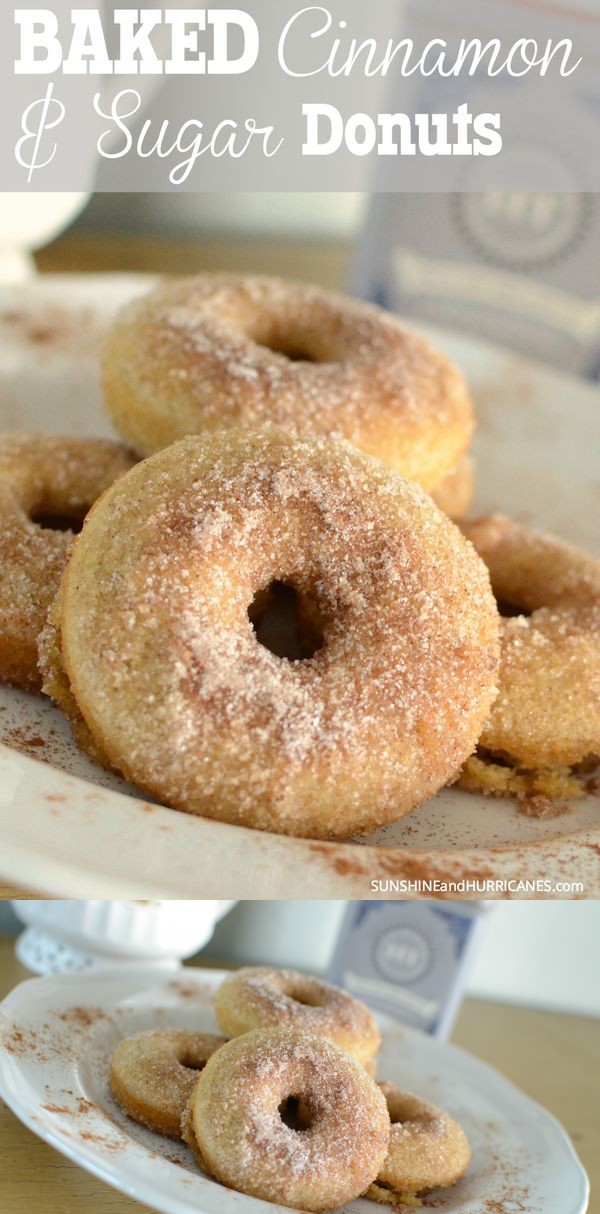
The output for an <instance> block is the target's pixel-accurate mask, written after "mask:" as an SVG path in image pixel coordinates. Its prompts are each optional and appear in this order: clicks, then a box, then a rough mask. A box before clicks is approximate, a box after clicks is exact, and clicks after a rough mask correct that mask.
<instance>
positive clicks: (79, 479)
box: [0, 433, 135, 691]
mask: <svg viewBox="0 0 600 1214" xmlns="http://www.w3.org/2000/svg"><path fill="white" fill-rule="evenodd" d="M134 463H135V460H134V458H133V456H132V455H131V453H130V452H129V451H127V450H126V449H125V448H124V447H123V446H122V445H121V444H120V443H114V442H109V441H107V440H105V439H99V438H59V437H56V436H55V435H50V434H38V433H11V434H3V435H1V436H0V563H1V566H2V579H1V580H0V679H2V680H4V681H5V682H8V683H13V684H15V685H16V686H18V687H24V688H26V689H27V690H30V691H37V690H39V689H40V687H41V676H40V673H39V670H38V665H37V638H38V635H39V633H40V631H41V629H42V627H43V624H44V620H45V616H46V612H47V610H48V606H49V604H50V603H51V602H52V599H53V597H54V595H55V594H56V591H57V588H58V585H59V582H60V578H61V575H62V572H63V569H64V567H65V565H66V562H67V554H68V551H69V547H70V545H71V543H72V540H73V534H74V530H77V529H78V527H79V526H80V524H81V522H82V521H83V518H84V517H85V515H86V514H87V512H88V510H89V508H90V506H91V505H92V504H93V502H95V501H96V498H98V497H99V495H100V494H101V493H103V492H104V490H105V489H107V488H108V486H109V485H111V484H112V483H113V481H114V480H116V479H117V477H119V476H121V474H122V473H123V472H126V471H127V470H128V469H129V468H131V467H132V466H133V464H134Z"/></svg>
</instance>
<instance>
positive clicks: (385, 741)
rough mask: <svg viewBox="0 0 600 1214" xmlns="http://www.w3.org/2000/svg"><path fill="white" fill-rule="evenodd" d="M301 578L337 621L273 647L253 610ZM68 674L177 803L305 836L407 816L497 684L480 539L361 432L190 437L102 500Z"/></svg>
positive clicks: (110, 736)
mask: <svg viewBox="0 0 600 1214" xmlns="http://www.w3.org/2000/svg"><path fill="white" fill-rule="evenodd" d="M273 582H279V583H285V584H287V585H288V586H290V587H292V588H293V589H294V592H295V593H297V595H298V596H299V597H301V598H304V599H306V600H307V601H308V602H309V603H310V604H311V610H312V612H313V613H314V616H315V621H316V623H317V624H318V627H319V628H320V629H321V630H322V632H321V637H320V639H319V641H318V645H319V646H320V647H318V648H316V650H315V652H314V655H313V656H312V657H309V658H307V659H306V660H303V661H290V660H288V659H287V658H285V657H283V658H282V657H277V656H275V654H273V653H272V652H270V650H268V649H267V648H266V647H265V646H264V645H262V644H261V643H259V641H258V639H257V635H256V633H255V631H254V629H253V626H252V623H251V620H250V618H249V608H250V607H251V604H252V602H253V599H254V597H255V596H256V595H257V593H259V592H261V591H262V590H263V589H264V588H266V587H268V586H269V585H271V584H272V583H273ZM60 645H61V650H62V659H63V661H64V667H65V670H66V674H67V676H68V680H69V684H70V689H71V692H72V694H73V696H74V698H75V701H76V703H77V705H78V708H79V711H80V712H81V714H82V716H83V718H84V720H85V722H86V724H87V726H88V727H89V729H90V730H91V731H92V734H93V735H94V737H95V739H96V741H97V743H98V745H99V746H100V747H101V748H102V750H103V751H104V752H105V754H106V755H107V756H108V758H109V760H110V762H111V763H112V764H113V766H114V767H115V768H116V769H117V770H119V771H121V772H122V773H123V774H124V775H126V776H128V777H129V778H131V779H133V780H134V781H135V782H136V783H137V784H138V785H140V787H142V788H144V789H145V790H147V791H148V792H150V793H151V794H152V795H154V796H156V797H157V798H158V799H160V800H162V801H163V802H165V803H166V804H168V805H171V806H174V807H175V808H180V809H183V810H187V811H189V812H193V813H198V814H201V815H204V816H206V817H210V818H217V819H220V820H223V821H228V822H234V823H239V824H241V825H247V826H253V827H255V828H259V829H264V830H275V831H280V832H284V833H288V834H295V835H301V836H306V837H316V838H319V837H325V838H328V837H329V838H336V837H337V838H346V837H349V836H351V835H352V834H354V833H355V832H356V831H359V830H362V831H367V830H370V829H372V828H374V827H375V826H377V825H380V824H382V823H384V822H389V821H392V820H396V819H397V818H400V817H402V815H403V814H405V813H407V812H409V810H411V809H412V808H414V806H415V805H417V804H419V803H420V802H421V801H423V800H424V799H425V798H426V797H427V796H429V795H430V794H433V793H434V792H435V791H437V789H439V788H440V787H441V785H443V784H445V783H446V782H447V781H448V780H449V779H451V778H452V777H454V776H455V775H456V773H457V772H458V769H459V768H460V766H461V764H462V763H463V762H464V761H465V759H466V758H467V757H468V755H469V754H470V753H472V751H473V749H474V746H475V743H476V740H477V738H478V736H479V734H480V732H481V728H482V725H483V722H484V720H485V718H486V716H487V715H488V711H489V708H490V705H491V702H492V698H493V696H494V694H495V676H496V668H497V661H498V615H497V610H496V606H495V603H494V599H493V596H492V594H491V590H490V587H489V580H488V575H487V571H486V569H485V566H484V565H483V563H482V562H481V561H480V559H479V557H478V556H477V554H476V553H475V551H474V549H473V547H472V545H470V544H469V543H467V541H466V540H464V539H463V537H462V535H461V534H460V532H459V531H458V529H457V528H456V527H455V526H454V525H453V524H452V523H451V522H450V521H449V520H448V519H447V518H446V517H445V516H444V515H442V514H441V512H440V511H439V510H438V509H437V508H436V507H435V506H434V504H433V503H432V501H431V499H430V498H429V497H428V496H427V495H426V494H425V493H423V492H422V491H421V490H420V489H419V488H418V487H417V486H415V485H412V484H409V483H408V482H406V481H404V480H403V479H402V478H400V477H399V476H397V475H396V474H394V473H392V472H391V471H390V470H389V469H387V468H384V467H383V465H382V464H380V463H379V462H378V461H375V460H372V459H370V458H369V457H367V456H365V455H363V454H362V453H361V452H359V451H357V450H356V449H355V448H352V447H351V446H350V445H349V444H341V443H332V442H328V441H326V440H323V439H317V438H304V439H300V438H298V437H294V436H291V435H285V434H283V433H281V432H278V431H274V430H272V429H271V430H269V429H267V430H264V431H260V432H250V431H243V432H242V431H231V430H230V431H227V432H223V431H222V432H219V433H215V434H212V435H206V436H204V437H191V438H189V439H187V440H185V441H183V442H182V443H178V444H175V445H174V446H173V447H171V448H168V449H167V450H164V451H162V452H160V453H158V454H157V455H155V456H153V457H151V458H150V459H148V460H146V461H144V463H143V464H139V465H138V466H137V467H135V468H133V469H132V470H131V472H129V473H128V474H127V476H126V477H125V478H123V479H122V480H120V481H119V482H118V483H117V485H115V486H114V488H113V489H111V490H109V492H108V494H106V495H105V496H104V497H103V498H102V500H101V501H100V502H99V503H98V504H97V506H96V507H95V508H94V509H93V510H92V512H91V513H90V515H89V516H88V519H87V521H86V524H85V526H84V529H83V531H82V533H81V535H80V536H79V538H78V540H77V542H76V543H75V545H74V548H73V552H72V556H71V559H70V561H69V565H68V568H67V571H66V573H65V576H64V579H63V582H62V590H61V604H60Z"/></svg>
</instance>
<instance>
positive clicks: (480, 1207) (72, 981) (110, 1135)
mask: <svg viewBox="0 0 600 1214" xmlns="http://www.w3.org/2000/svg"><path fill="white" fill-rule="evenodd" d="M223 977H224V975H223V974H222V973H219V972H217V971H214V970H201V971H194V970H190V969H186V970H183V969H180V970H179V971H178V972H175V973H173V972H172V971H169V973H168V974H165V973H164V972H163V973H161V972H160V971H157V970H142V971H139V970H138V971H132V970H131V969H128V968H126V967H125V966H123V967H121V968H119V969H117V968H115V969H113V970H107V971H104V972H98V973H95V974H87V975H85V974H82V975H80V974H77V975H60V976H58V977H56V976H54V977H51V978H37V979H33V980H30V981H28V982H24V983H22V984H21V985H20V986H18V987H17V988H16V989H15V990H14V991H13V992H12V993H11V994H10V995H9V996H8V998H7V999H6V1000H5V1001H4V1003H3V1004H2V1005H0V1095H2V1097H3V1098H4V1100H5V1101H6V1103H7V1104H8V1105H9V1106H10V1108H11V1109H13V1111H14V1112H15V1113H16V1115H17V1117H19V1118H20V1120H21V1121H22V1122H24V1124H25V1125H27V1126H28V1127H29V1128H30V1129H31V1130H33V1132H34V1133H35V1134H37V1135H38V1136H39V1137H40V1138H43V1139H45V1140H46V1142H48V1143H50V1145H51V1146H53V1147H55V1148H56V1150H58V1151H60V1152H62V1154H63V1155H66V1156H67V1157H68V1158H69V1159H72V1160H73V1161H74V1162H75V1163H77V1164H79V1165H80V1166H81V1167H83V1168H85V1169H86V1170H87V1171H89V1172H92V1173H93V1175H95V1176H97V1177H99V1178H100V1179H101V1180H104V1181H106V1182H107V1183H108V1184H110V1185H113V1186H114V1188H116V1189H119V1190H120V1191H121V1192H123V1193H126V1194H127V1195H128V1196H130V1197H134V1198H136V1199H137V1200H138V1201H141V1202H145V1203H146V1204H148V1205H149V1206H151V1207H152V1208H153V1209H156V1210H160V1211H163V1214H198V1212H201V1214H276V1212H277V1211H282V1210H283V1209H284V1208H285V1207H282V1206H273V1205H271V1204H269V1203H268V1202H263V1201H258V1200H257V1199H255V1198H252V1197H246V1196H244V1195H242V1194H239V1193H235V1192H232V1191H231V1190H229V1189H226V1188H223V1187H222V1186H221V1185H219V1184H217V1183H216V1182H214V1181H212V1180H210V1179H209V1178H208V1177H207V1176H205V1175H204V1174H203V1173H201V1172H199V1170H198V1169H197V1167H196V1166H195V1164H194V1163H193V1161H192V1158H191V1155H190V1153H189V1151H188V1150H187V1148H186V1147H185V1146H183V1144H182V1145H179V1144H178V1143H175V1142H172V1141H170V1140H169V1139H165V1138H162V1137H161V1136H160V1135H158V1134H154V1133H152V1132H151V1131H150V1130H146V1129H144V1128H143V1127H142V1126H139V1125H137V1124H136V1123H135V1122H132V1121H130V1120H129V1118H127V1117H126V1116H125V1114H123V1113H122V1112H121V1110H120V1109H119V1107H118V1106H117V1104H116V1103H115V1101H114V1100H113V1098H112V1095H111V1093H110V1089H109V1083H108V1073H109V1059H110V1054H111V1052H112V1050H113V1048H114V1047H115V1045H116V1044H117V1042H118V1041H119V1040H120V1039H121V1037H124V1036H127V1035H129V1034H131V1033H134V1032H138V1031H139V1030H141V1029H145V1028H154V1027H167V1026H170V1025H177V1026H181V1027H185V1028H197V1029H199V1030H204V1031H213V1032H214V1031H216V1021H215V1019H214V1013H213V1006H212V1004H213V994H214V991H215V990H216V988H217V986H218V985H219V983H220V981H221V980H222V978H223ZM382 1037H383V1040H382V1047H381V1053H380V1061H379V1075H380V1077H381V1078H386V1079H390V1080H392V1081H393V1082H395V1083H398V1084H399V1085H401V1086H402V1087H403V1088H405V1089H408V1090H412V1091H416V1092H418V1093H419V1094H420V1095H422V1096H424V1097H425V1098H426V1099H429V1100H431V1101H433V1102H434V1103H437V1104H439V1105H441V1106H442V1107H443V1108H447V1110H448V1112H450V1113H451V1114H452V1115H453V1116H455V1117H456V1118H458V1120H459V1121H460V1123H461V1124H462V1125H463V1127H464V1129H465V1131H466V1133H467V1136H468V1138H469V1141H470V1143H471V1147H472V1150H473V1157H472V1161H471V1165H470V1167H469V1170H468V1172H467V1174H466V1176H464V1177H463V1179H462V1180H461V1181H459V1182H458V1184H456V1185H455V1186H454V1187H453V1188H451V1189H446V1190H437V1191H436V1192H435V1193H432V1195H431V1205H432V1206H435V1208H436V1209H438V1210H439V1209H442V1210H443V1211H444V1214H490V1211H493V1212H494V1214H516V1212H517V1211H518V1214H584V1211H585V1210H586V1208H587V1200H588V1193H589V1188H588V1182H587V1177H586V1174H585V1172H584V1170H583V1168H582V1166H581V1164H580V1162H579V1160H578V1159H577V1156H576V1155H575V1152H574V1150H573V1147H572V1145H571V1142H570V1140H569V1138H568V1136H567V1134H566V1132H565V1131H564V1129H563V1128H562V1126H560V1125H559V1123H558V1122H557V1121H556V1120H555V1119H554V1118H553V1117H551V1116H550V1114H549V1113H547V1112H546V1111H545V1110H544V1109H542V1108H541V1107H540V1106H539V1105H537V1104H535V1103H534V1102H533V1101H531V1100H530V1099H529V1098H528V1097H527V1096H525V1095H524V1093H522V1092H520V1091H519V1090H518V1089H517V1088H516V1087H513V1085H512V1084H510V1083H509V1082H508V1081H507V1080H506V1079H504V1078H503V1076H502V1075H500V1074H499V1072H497V1071H495V1070H493V1069H492V1068H491V1067H489V1066H487V1065H486V1064H484V1063H482V1062H480V1061H479V1060H478V1059H476V1058H474V1057H472V1056H471V1055H470V1054H467V1053H465V1052H464V1051H463V1050H460V1049H458V1048H457V1047H456V1046H451V1045H443V1044H441V1043H440V1042H439V1041H436V1040H434V1039H433V1038H432V1037H428V1036H426V1035H424V1034H422V1033H420V1032H418V1031H416V1030H414V1029H409V1028H405V1027H401V1026H399V1025H397V1024H394V1023H393V1022H392V1021H389V1020H386V1021H385V1022H383V1021H382ZM344 1209H345V1210H347V1211H349V1210H351V1211H353V1212H354V1214H375V1211H376V1210H377V1206H376V1205H374V1204H373V1203H372V1202H367V1201H365V1200H362V1199H361V1200H360V1201H356V1202H353V1203H352V1204H351V1205H349V1206H346V1207H344ZM426 1210H427V1203H426V1204H425V1211H426Z"/></svg>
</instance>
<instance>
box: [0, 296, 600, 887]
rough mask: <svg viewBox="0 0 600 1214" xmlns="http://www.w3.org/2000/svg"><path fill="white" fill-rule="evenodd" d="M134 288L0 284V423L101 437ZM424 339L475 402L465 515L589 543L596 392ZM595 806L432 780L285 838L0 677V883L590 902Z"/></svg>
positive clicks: (594, 508) (460, 344)
mask: <svg viewBox="0 0 600 1214" xmlns="http://www.w3.org/2000/svg"><path fill="white" fill-rule="evenodd" d="M150 281H151V280H149V279H147V278H143V277H138V278H132V277H123V276H99V275H98V276H64V277H48V278H44V279H43V280H40V281H39V282H37V283H35V284H33V285H31V286H28V287H23V288H12V289H9V288H6V287H2V288H0V428H5V429H14V428H16V427H21V428H28V427H36V428H41V429H47V430H50V431H53V432H55V433H56V432H59V433H60V432H62V433H77V434H104V435H108V434H110V433H111V429H110V426H109V423H108V421H107V419H106V417H105V416H104V412H103V408H102V400H101V393H100V388H99V383H98V361H97V346H98V339H99V334H100V332H101V330H102V328H103V327H104V326H105V324H106V322H107V320H108V318H109V317H110V316H111V315H112V313H113V312H114V311H115V309H116V308H117V307H118V306H119V305H120V304H121V303H123V302H124V301H125V300H126V299H127V298H129V297H130V296H131V295H132V294H134V293H136V292H140V291H143V290H146V289H147V288H148V285H149V282H150ZM433 336H434V338H435V340H436V341H437V342H438V344H439V345H440V346H442V347H443V348H444V350H445V351H446V352H447V353H448V354H449V355H450V356H451V357H452V358H453V359H454V360H455V361H456V362H457V363H458V364H459V365H460V366H461V367H462V368H463V370H464V371H465V373H466V375H467V377H468V380H469V382H470V385H471V388H472V391H473V394H474V397H475V400H476V404H477V410H478V417H479V428H478V434H477V439H476V444H475V453H476V460H477V499H476V503H475V509H476V510H478V511H487V510H494V509H496V510H497V509H500V510H503V511H505V512H507V513H509V514H511V515H513V516H514V517H516V518H518V519H520V520H522V521H525V522H528V523H532V524H534V525H537V526H540V527H542V528H544V529H545V530H547V531H554V532H555V533H557V534H559V535H562V536H563V537H565V538H566V539H568V540H572V541H573V542H575V543H579V544H581V545H582V546H584V547H587V548H589V549H591V550H594V549H596V550H597V546H598V526H597V519H598V508H599V506H600V481H599V477H598V459H597V453H598V451H599V450H600V390H599V389H598V388H596V387H594V386H592V385H588V384H586V383H583V382H581V381H579V380H575V379H572V378H569V377H566V376H563V375H561V374H559V373H558V372H556V371H554V370H548V369H545V368H542V367H539V366H536V365H534V364H531V363H528V362H525V361H523V360H522V359H520V358H518V357H516V356H515V355H513V354H510V353H507V352H505V351H502V350H499V349H495V348H494V347H491V346H487V345H485V344H483V343H480V342H474V341H472V340H470V339H467V338H465V337H462V336H460V335H458V334H453V333H449V332H441V331H436V332H435V333H433ZM599 808H600V805H599V802H598V799H597V798H592V797H589V798H585V799H583V800H579V801H574V802H573V803H572V806H571V812H569V813H564V814H561V815H560V816H558V817H556V818H553V819H549V820H540V819H532V818H528V817H525V816H523V815H522V814H520V813H519V812H518V811H517V809H516V806H515V802H514V801H512V800H506V801H505V800H496V799H494V800H492V799H485V798H483V797H478V796H473V795H471V794H467V793H463V792H461V791H459V790H456V789H445V790H443V791H442V792H441V793H439V794H438V795H437V796H436V797H435V798H433V800H431V801H430V802H429V803H428V804H427V805H425V806H422V807H421V808H420V809H418V810H416V811H415V812H414V813H412V814H410V815H409V816H408V817H407V818H405V819H403V820H402V821H401V822H399V823H397V824H396V825H395V826H393V827H388V828H386V829H385V830H384V831H381V832H378V834H377V835H376V836H374V837H373V838H371V839H369V840H366V841H364V840H361V841H360V842H358V843H346V844H339V843H331V844H330V843H319V842H314V841H310V840H301V839H289V838H285V837H282V836H278V835H272V834H267V833H263V832H258V831H252V830H248V829H245V828H243V827H237V826H228V825H225V824H221V823H217V822H209V821H206V820H203V819H200V818H194V817H191V816H188V815H186V814H183V813H178V812H176V811H173V810H170V809H165V808H164V807H161V806H155V805H149V804H148V803H147V802H146V801H144V800H143V798H142V796H141V794H140V793H139V792H138V791H137V790H136V789H135V788H133V787H132V786H131V785H128V784H126V783H125V782H124V781H122V780H119V779H117V778H115V777H113V776H110V775H107V774H106V773H105V772H103V771H101V770H100V769H99V768H97V767H95V766H94V765H93V764H92V763H90V762H88V760H87V759H86V758H85V757H84V756H83V755H82V754H81V753H80V752H79V750H78V749H77V747H76V746H75V744H74V742H73V740H72V737H71V733H70V729H69V727H68V725H67V723H66V721H65V719H64V718H63V716H62V714H61V713H60V712H59V711H58V710H57V709H55V708H54V707H53V706H52V705H51V704H50V702H49V701H47V700H45V699H43V698H42V697H38V696H30V695H27V694H25V693H22V692H19V691H17V690H15V689H13V688H8V687H6V686H0V876H1V877H2V878H4V879H5V880H7V881H11V882H13V883H15V884H17V885H21V886H23V887H25V888H27V889H30V890H34V891H36V892H39V893H43V894H49V895H56V896H60V897H73V898H78V897H86V896H88V895H89V893H90V892H93V893H94V895H95V896H96V897H101V898H109V897H167V898H168V897H181V898H189V897H191V898H194V897H199V898H211V897H218V898H295V897H297V898H381V897H406V896H409V897H419V896H424V897H431V896H435V897H465V898H477V897H482V896H483V897H491V898H494V897H516V898H523V897H532V898H539V897H551V898H560V897H567V898H572V897H597V896H599V895H600V814H599ZM423 883H425V884H423ZM563 887H564V888H563Z"/></svg>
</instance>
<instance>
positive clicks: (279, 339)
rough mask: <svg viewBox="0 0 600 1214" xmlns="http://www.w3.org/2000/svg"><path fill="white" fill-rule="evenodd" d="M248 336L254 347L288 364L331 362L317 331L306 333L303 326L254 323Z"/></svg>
mask: <svg viewBox="0 0 600 1214" xmlns="http://www.w3.org/2000/svg"><path fill="white" fill-rule="evenodd" d="M248 336H249V337H250V338H251V340H252V341H253V342H254V343H255V345H257V346H262V347H263V349H265V350H270V351H271V353H272V354H279V355H280V357H282V358H285V359H287V361H288V362H292V363H321V364H323V363H329V362H331V352H330V350H329V348H328V347H326V345H325V343H324V342H323V339H322V337H321V336H320V334H319V333H318V332H317V331H315V332H314V333H308V332H307V331H306V328H305V327H304V326H303V325H297V326H296V327H294V324H293V323H290V324H286V325H285V326H283V325H282V324H281V323H277V322H275V321H270V320H268V319H267V320H265V322H264V323H262V324H256V323H255V324H254V325H253V326H252V328H251V331H250V332H249V333H248Z"/></svg>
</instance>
